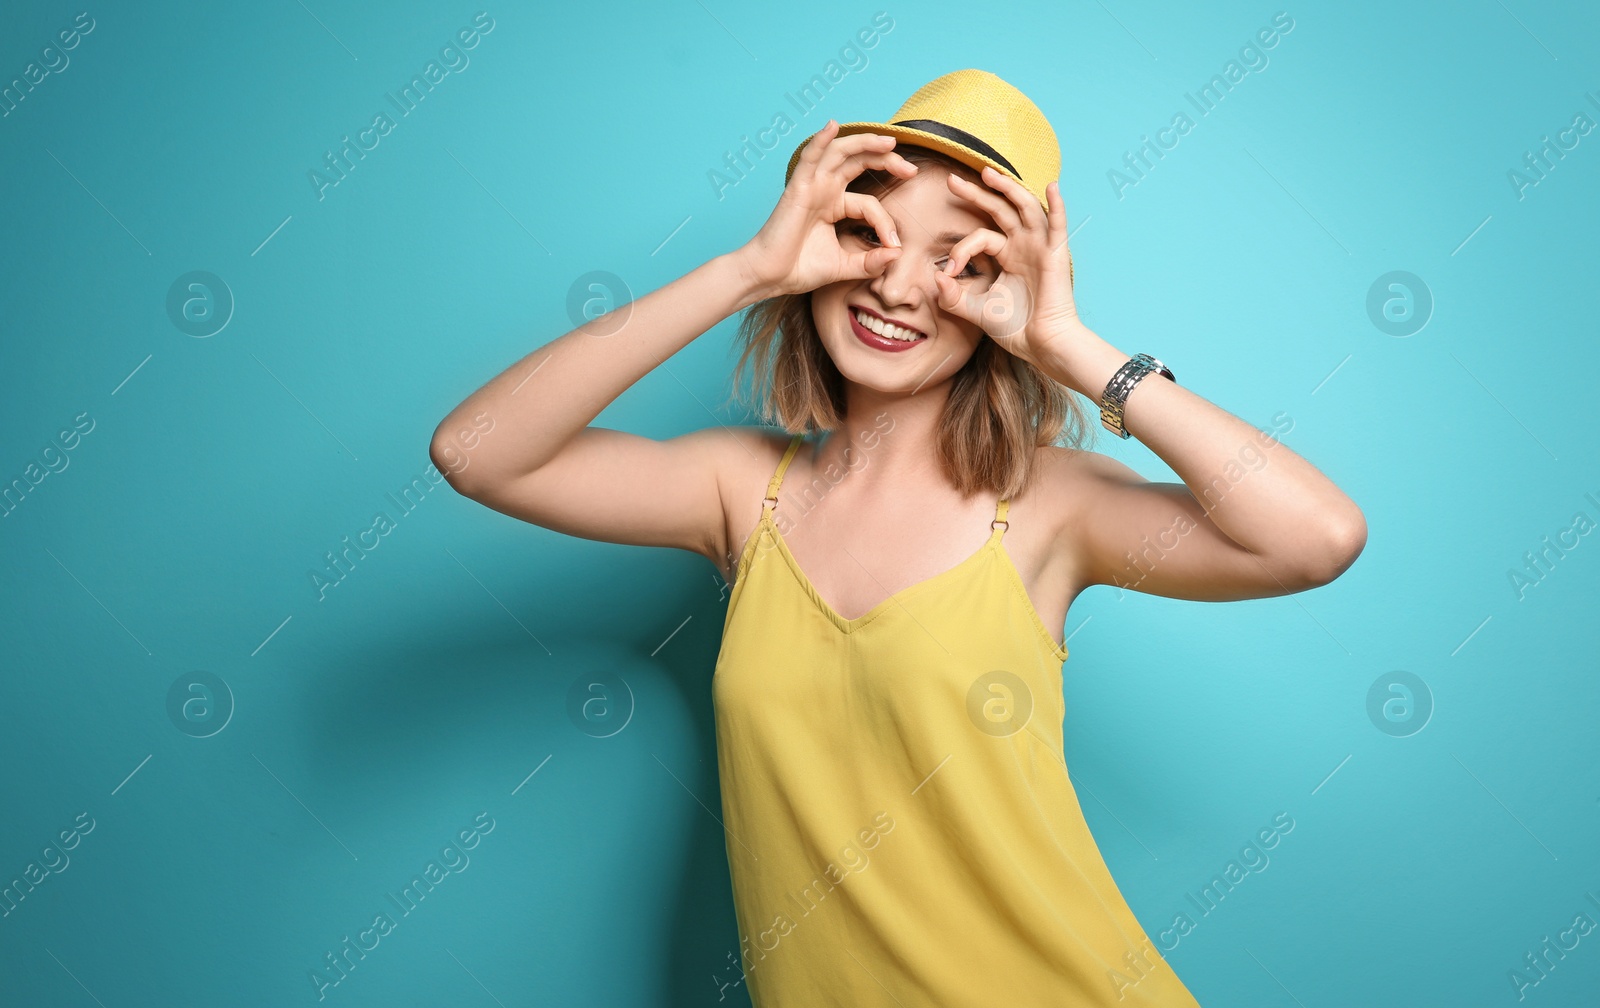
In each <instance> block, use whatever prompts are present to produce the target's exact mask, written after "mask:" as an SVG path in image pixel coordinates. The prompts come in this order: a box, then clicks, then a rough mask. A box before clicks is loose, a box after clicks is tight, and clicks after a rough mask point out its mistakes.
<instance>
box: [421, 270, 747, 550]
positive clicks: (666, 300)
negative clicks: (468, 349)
mask: <svg viewBox="0 0 1600 1008" xmlns="http://www.w3.org/2000/svg"><path fill="white" fill-rule="evenodd" d="M741 261H742V260H741V258H740V257H739V256H738V255H737V254H736V253H725V254H723V255H719V256H716V257H715V258H713V259H711V260H709V261H708V262H706V263H704V264H702V265H701V266H699V267H697V268H696V269H694V270H693V271H691V272H690V273H688V274H686V275H685V276H682V277H680V278H678V279H677V280H674V281H673V282H671V283H669V284H667V285H666V286H665V287H662V288H660V289H658V290H654V291H651V292H650V293H648V294H645V295H644V296H642V297H640V298H638V299H637V300H635V301H633V302H631V303H630V304H628V305H625V306H623V307H621V308H619V309H617V310H615V311H613V312H611V313H608V314H606V315H602V316H600V317H598V318H596V319H593V320H591V321H589V322H586V323H584V324H583V325H580V326H578V327H577V328H576V329H574V330H572V331H571V332H569V333H567V334H566V335H564V336H561V337H559V338H557V339H554V340H552V341H550V342H549V343H546V344H545V345H544V346H542V347H540V348H539V349H537V350H535V351H533V352H532V353H530V354H528V355H527V356H526V357H524V358H522V359H521V360H519V361H517V362H516V363H515V364H513V365H512V366H511V367H509V368H507V369H506V370H505V371H503V372H501V373H500V374H499V375H497V376H496V377H495V378H493V379H492V380H490V381H489V383H488V384H486V385H484V386H483V387H482V388H480V389H478V391H476V392H474V393H472V395H470V396H468V397H467V398H466V399H465V400H463V401H462V403H461V404H460V405H459V406H457V407H456V408H455V409H453V410H451V411H450V413H449V414H448V415H447V416H446V417H445V418H444V419H443V420H442V421H441V422H440V423H439V426H438V428H437V429H436V430H435V431H434V435H433V441H432V444H431V446H430V455H431V456H432V458H433V460H434V463H435V464H436V465H437V466H438V467H439V469H440V471H441V472H443V473H444V474H445V478H446V479H448V480H449V482H450V485H451V486H452V487H454V488H455V489H456V490H457V491H458V492H460V493H461V494H462V495H464V496H466V497H470V498H472V499H473V500H475V501H478V502H479V503H481V504H484V505H486V506H488V507H491V508H494V509H495V510H496V511H500V512H503V513H505V514H508V515H511V516H513V517H516V518H521V519H523V520H524V521H529V522H532V523H534V524H537V525H541V526H544V527H546V528H550V529H554V530H555V531H557V532H561V533H564V534H567V535H574V536H579V537H581V538H585V539H598V540H603V541H606V542H621V543H628V544H631V545H641V546H671V547H676V548H680V549H687V550H689V551H691V552H695V553H702V554H705V555H707V556H711V557H715V556H716V549H715V547H716V546H717V545H718V544H720V542H721V537H720V535H718V534H717V533H718V531H719V530H720V528H721V522H722V502H721V498H720V495H719V493H718V486H717V475H718V459H719V458H721V457H724V456H723V455H722V454H721V453H722V452H723V451H724V450H726V449H727V448H728V447H730V445H731V441H732V439H735V438H736V437H737V436H738V435H737V432H735V431H732V430H730V429H726V428H721V427H713V428H709V429H706V430H700V431H694V432H691V433H689V434H685V435H682V436H680V437H676V438H671V439H668V440H665V441H656V440H652V439H650V438H646V437H640V436H638V435H634V434H628V433H625V432H622V431H614V430H608V429H606V428H603V427H590V426H589V424H590V422H591V421H593V420H594V418H595V417H597V416H599V415H600V412H601V411H602V410H604V409H605V408H606V406H607V405H609V404H610V403H611V402H612V401H613V400H615V399H616V398H617V397H618V396H619V395H621V394H622V393H623V392H624V391H625V390H627V389H628V388H630V387H631V386H632V385H633V384H634V383H635V382H637V381H638V380H639V379H640V378H642V377H644V376H645V375H646V374H648V373H649V372H650V371H652V370H653V369H654V368H655V367H656V366H657V365H658V364H660V363H661V362H663V361H665V360H666V359H667V358H668V357H671V356H672V355H673V354H675V353H677V352H678V351H679V350H681V349H683V347H685V346H686V345H688V344H689V343H690V342H692V341H693V340H694V339H695V338H696V337H698V336H700V335H701V334H703V333H704V332H705V331H706V330H708V329H710V328H711V327H712V326H714V325H716V324H717V323H718V322H720V321H722V320H723V319H725V318H727V317H728V316H730V315H732V314H734V313H735V312H737V311H739V310H740V309H742V308H745V307H747V306H748V305H751V304H754V303H755V302H756V301H757V300H758V299H759V294H760V290H759V288H758V285H757V284H756V282H755V281H754V280H753V279H752V278H751V277H749V276H747V275H746V272H745V271H744V270H743V269H742V268H741V265H740V264H741Z"/></svg>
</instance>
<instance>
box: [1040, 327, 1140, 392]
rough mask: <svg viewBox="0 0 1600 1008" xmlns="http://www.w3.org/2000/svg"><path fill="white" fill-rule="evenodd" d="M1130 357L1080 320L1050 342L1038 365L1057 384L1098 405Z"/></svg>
mask: <svg viewBox="0 0 1600 1008" xmlns="http://www.w3.org/2000/svg"><path fill="white" fill-rule="evenodd" d="M1131 356H1133V355H1132V354H1127V353H1123V352H1122V351H1121V350H1118V349H1117V348H1116V347H1114V346H1112V345H1111V344H1110V343H1107V342H1106V341H1105V340H1104V339H1102V338H1101V337H1100V335H1099V334H1098V333H1096V332H1095V331H1094V330H1092V329H1090V328H1089V327H1088V326H1086V325H1082V324H1081V323H1080V324H1079V325H1077V326H1075V327H1074V328H1073V329H1072V330H1070V331H1069V332H1067V333H1066V334H1064V335H1063V336H1062V337H1060V338H1059V339H1055V340H1051V341H1050V344H1049V345H1048V346H1047V347H1046V348H1045V349H1044V351H1043V352H1042V353H1041V355H1040V366H1041V367H1042V368H1043V370H1044V372H1045V373H1046V374H1048V375H1049V376H1050V377H1051V378H1053V379H1055V380H1056V381H1057V382H1059V383H1060V384H1062V385H1065V386H1066V387H1067V388H1069V389H1071V390H1072V391H1074V392H1076V393H1078V394H1079V395H1081V396H1084V397H1085V398H1088V399H1091V400H1093V401H1094V403H1095V404H1096V405H1099V403H1100V396H1101V395H1102V394H1103V393H1104V392H1105V390H1106V385H1107V383H1109V382H1110V381H1111V378H1112V376H1113V375H1115V374H1116V373H1117V369H1118V368H1120V367H1122V365H1123V364H1124V363H1126V362H1127V360H1128V358H1129V357H1131Z"/></svg>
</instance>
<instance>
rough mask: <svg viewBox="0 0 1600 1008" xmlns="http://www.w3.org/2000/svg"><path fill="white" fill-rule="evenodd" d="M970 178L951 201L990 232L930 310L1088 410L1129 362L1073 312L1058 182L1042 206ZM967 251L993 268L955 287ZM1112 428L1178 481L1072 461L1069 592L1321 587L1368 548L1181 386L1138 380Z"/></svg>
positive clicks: (1239, 592) (1258, 593)
mask: <svg viewBox="0 0 1600 1008" xmlns="http://www.w3.org/2000/svg"><path fill="white" fill-rule="evenodd" d="M983 176H984V182H985V185H983V186H980V185H977V184H976V183H973V182H970V181H967V180H966V179H962V178H959V177H957V176H956V175H954V174H952V175H951V176H950V177H949V186H950V191H951V192H952V193H953V194H955V195H957V196H960V197H962V198H964V199H967V200H970V201H971V202H972V203H973V204H974V205H975V206H976V207H979V208H981V209H983V210H985V211H987V212H988V213H989V214H990V216H991V218H992V219H993V220H994V222H995V225H996V228H997V229H998V230H996V229H995V228H979V229H978V230H976V231H974V232H973V233H972V234H970V235H968V236H967V237H965V238H963V239H962V240H961V241H959V242H957V243H956V244H955V246H954V247H953V248H952V249H951V250H950V261H949V263H948V264H947V265H946V267H945V272H946V274H947V275H944V276H939V275H938V274H936V277H937V278H938V279H937V284H938V286H939V288H940V297H939V302H940V305H941V306H942V307H944V308H945V310H947V311H951V312H955V313H957V314H959V315H962V316H963V317H965V318H967V319H969V320H971V321H973V322H976V323H978V324H979V325H981V326H983V328H984V331H985V332H987V333H989V334H990V335H991V336H993V337H994V338H995V340H996V341H997V342H999V343H1000V344H1001V345H1002V346H1004V347H1005V348H1006V349H1007V350H1009V351H1010V352H1012V353H1014V354H1016V355H1017V356H1019V357H1021V358H1022V359H1024V360H1026V361H1028V362H1030V363H1032V364H1033V365H1034V366H1036V367H1038V368H1040V369H1042V370H1043V371H1044V372H1045V373H1047V374H1049V375H1050V376H1051V377H1052V378H1054V379H1055V380H1056V381H1057V382H1059V383H1061V384H1062V385H1065V386H1067V387H1068V388H1070V389H1072V390H1073V391H1075V392H1077V393H1079V394H1080V395H1083V396H1085V397H1086V398H1088V399H1089V400H1090V401H1091V402H1093V403H1095V404H1098V403H1099V402H1100V397H1101V394H1102V393H1103V392H1104V390H1105V387H1106V383H1107V382H1109V381H1110V380H1111V377H1112V375H1114V374H1115V373H1116V372H1117V369H1118V368H1120V367H1122V365H1123V363H1124V362H1126V361H1127V360H1128V357H1129V356H1130V355H1129V354H1125V353H1123V352H1122V351H1121V350H1118V349H1117V348H1116V347H1114V346H1112V345H1111V344H1110V343H1107V342H1106V341H1105V340H1103V339H1101V338H1100V336H1099V335H1097V334H1096V333H1095V332H1093V331H1092V330H1091V329H1090V328H1089V327H1088V326H1086V325H1084V324H1083V320H1082V319H1081V318H1080V317H1079V315H1078V306H1077V300H1076V299H1075V297H1074V296H1073V291H1072V253H1071V251H1070V249H1069V248H1068V242H1067V238H1068V235H1069V233H1070V232H1069V231H1068V229H1067V212H1066V204H1065V203H1064V202H1063V201H1062V199H1061V187H1060V183H1059V182H1057V181H1055V180H1051V181H1050V182H1049V183H1048V184H1047V185H1046V186H1045V201H1046V202H1045V203H1044V204H1041V203H1040V202H1039V199H1038V197H1037V196H1035V195H1034V194H1033V193H1031V192H1029V191H1028V190H1027V189H1024V188H1023V187H1022V185H1021V183H1019V182H1017V181H1016V180H1015V179H1013V178H1011V177H1009V176H1007V175H1005V174H1004V173H1002V172H998V171H996V170H995V169H993V168H985V169H984V172H983ZM980 252H982V253H987V254H989V255H993V256H995V257H996V259H997V260H998V261H999V263H1000V266H1001V270H1002V272H1001V274H1000V276H999V277H998V278H997V279H996V280H994V281H993V282H992V283H991V284H990V285H989V286H988V287H986V288H983V289H981V290H979V289H974V290H971V291H968V290H965V289H963V288H962V287H960V286H959V285H958V284H957V283H956V282H955V280H953V279H952V277H954V276H957V275H959V274H960V271H961V269H962V267H963V266H964V265H965V264H966V262H967V260H968V259H969V258H970V257H971V256H973V255H975V254H978V253H980ZM1123 426H1124V427H1125V428H1126V429H1127V431H1128V432H1129V434H1131V435H1133V436H1135V437H1137V438H1138V439H1139V440H1140V441H1142V442H1144V443H1145V445H1146V446H1148V447H1149V448H1150V450H1151V451H1153V452H1155V453H1156V454H1157V455H1159V456H1161V460H1162V461H1164V462H1166V463H1167V465H1169V466H1171V467H1172V469H1173V471H1174V472H1176V473H1177V474H1178V475H1179V476H1180V477H1182V478H1183V483H1181V484H1180V483H1151V482H1149V481H1148V480H1145V479H1143V478H1141V477H1140V476H1139V475H1138V474H1137V473H1135V472H1134V471H1133V470H1132V469H1130V468H1128V467H1127V466H1125V465H1123V464H1122V463H1121V462H1118V461H1117V460H1116V459H1113V458H1109V457H1107V456H1104V455H1097V454H1094V453H1092V452H1081V453H1078V454H1077V455H1076V456H1075V460H1076V462H1077V463H1078V464H1077V465H1075V466H1074V467H1073V471H1074V472H1076V473H1084V472H1086V473H1087V475H1088V479H1087V480H1086V482H1085V483H1078V482H1076V481H1074V482H1073V483H1072V486H1073V490H1074V492H1073V493H1072V494H1070V495H1068V496H1067V497H1066V499H1063V500H1061V501H1060V502H1059V505H1058V507H1059V508H1060V510H1059V511H1058V512H1057V514H1056V517H1057V518H1059V519H1061V520H1060V521H1058V523H1057V528H1058V529H1059V530H1060V532H1059V535H1060V537H1061V538H1060V539H1059V540H1058V542H1057V546H1058V547H1059V548H1060V549H1063V550H1066V551H1068V552H1070V553H1071V556H1072V560H1073V566H1074V572H1073V575H1072V576H1073V581H1074V584H1075V585H1076V587H1077V589H1078V590H1081V589H1082V587H1084V586H1086V585H1090V584H1115V585H1118V586H1120V587H1125V588H1137V589H1138V590H1140V591H1143V592H1148V593H1150V594H1154V595H1167V596H1171V597H1174V598H1186V599H1195V600H1200V601H1218V602H1219V601H1225V600H1232V599H1243V598H1259V597H1264V596H1268V595H1287V594H1289V593H1291V592H1297V591H1304V590H1305V589H1307V588H1315V587H1317V586H1318V585H1323V584H1327V583H1328V582H1329V581H1332V580H1333V579H1334V578H1336V577H1338V576H1339V575H1340V574H1341V573H1343V572H1344V570H1345V569H1346V568H1348V567H1349V566H1350V565H1351V564H1352V563H1354V562H1355V559H1356V557H1357V556H1359V555H1360V553H1361V550H1362V548H1363V547H1364V546H1365V545H1366V541H1367V523H1366V519H1365V518H1364V517H1363V516H1362V514H1361V509H1360V508H1358V507H1356V505H1355V502H1354V501H1352V500H1351V499H1350V498H1349V497H1347V496H1345V495H1344V493H1343V492H1342V491H1341V490H1340V489H1339V488H1338V487H1336V486H1334V485H1333V482H1332V481H1331V480H1329V479H1328V478H1327V477H1326V476H1324V475H1322V473H1320V472H1318V471H1317V469H1316V467H1315V466H1313V465H1312V464H1311V463H1309V462H1307V461H1306V460H1305V459H1303V458H1301V457H1300V456H1299V455H1296V454H1295V453H1294V452H1292V451H1290V450H1289V449H1288V448H1285V447H1284V446H1283V444H1282V443H1281V442H1279V441H1278V440H1277V439H1276V438H1275V437H1269V436H1266V435H1264V434H1262V433H1261V432H1260V431H1258V430H1256V429H1255V428H1254V427H1251V426H1250V425H1249V424H1247V423H1245V422H1244V421H1243V420H1240V419H1239V418H1238V417H1236V416H1233V415H1232V414H1230V413H1228V412H1226V411H1224V410H1222V409H1220V408H1219V407H1217V406H1214V405H1212V404H1211V403H1210V402H1207V401H1206V400H1205V399H1203V398H1202V397H1200V396H1199V395H1197V394H1195V393H1194V392H1192V391H1190V390H1189V389H1186V388H1184V387H1183V386H1181V385H1177V384H1174V383H1173V382H1171V381H1169V380H1167V379H1166V378H1164V377H1161V376H1159V375H1156V374H1150V375H1147V376H1145V377H1144V378H1143V379H1141V380H1140V381H1139V382H1138V384H1136V385H1134V387H1133V390H1132V391H1131V392H1129V393H1128V396H1127V402H1126V404H1125V406H1124V413H1123ZM1241 463H1248V465H1247V466H1246V465H1241ZM1065 485H1066V484H1065V483H1064V484H1063V486H1065Z"/></svg>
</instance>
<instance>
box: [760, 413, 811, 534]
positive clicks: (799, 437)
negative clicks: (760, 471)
mask: <svg viewBox="0 0 1600 1008" xmlns="http://www.w3.org/2000/svg"><path fill="white" fill-rule="evenodd" d="M805 437H806V436H805V434H804V433H801V434H796V435H795V436H794V437H793V438H790V439H789V448H788V450H787V451H785V452H784V453H783V461H781V462H779V463H778V470H777V472H774V473H773V474H772V479H770V480H768V481H767V496H766V497H765V498H763V499H762V501H761V513H762V514H769V513H771V511H772V509H773V508H775V507H777V506H778V487H779V486H780V485H781V484H782V483H783V471H784V470H785V469H788V468H789V462H790V460H792V459H793V458H794V453H795V452H796V451H798V450H799V448H800V442H802V441H804V440H805Z"/></svg>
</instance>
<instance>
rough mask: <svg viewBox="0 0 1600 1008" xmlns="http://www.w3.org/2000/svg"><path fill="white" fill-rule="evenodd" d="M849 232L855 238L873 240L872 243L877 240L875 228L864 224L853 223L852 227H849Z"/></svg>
mask: <svg viewBox="0 0 1600 1008" xmlns="http://www.w3.org/2000/svg"><path fill="white" fill-rule="evenodd" d="M850 233H851V234H853V235H855V236H856V237H857V238H860V239H861V240H862V241H868V242H873V243H874V244H876V243H877V242H878V232H877V230H876V229H875V228H872V227H870V226H868V225H866V224H857V225H855V226H854V227H852V228H850Z"/></svg>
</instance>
